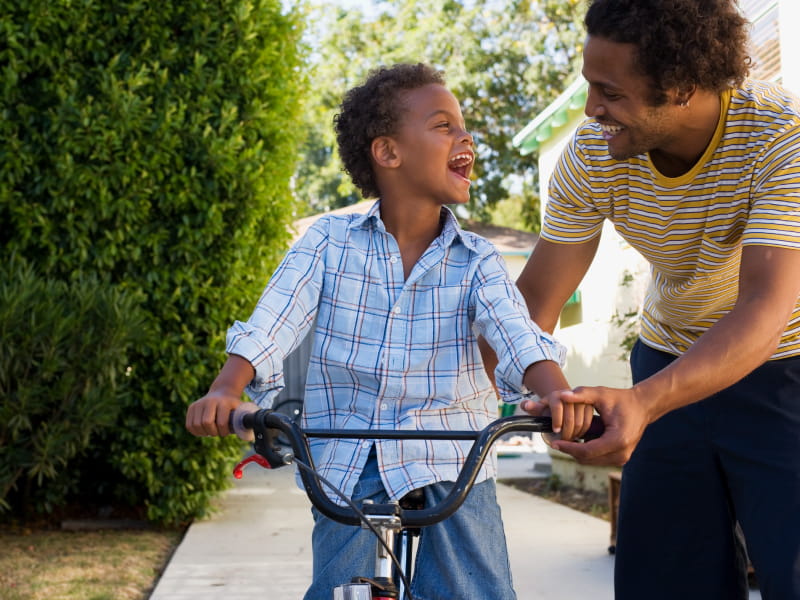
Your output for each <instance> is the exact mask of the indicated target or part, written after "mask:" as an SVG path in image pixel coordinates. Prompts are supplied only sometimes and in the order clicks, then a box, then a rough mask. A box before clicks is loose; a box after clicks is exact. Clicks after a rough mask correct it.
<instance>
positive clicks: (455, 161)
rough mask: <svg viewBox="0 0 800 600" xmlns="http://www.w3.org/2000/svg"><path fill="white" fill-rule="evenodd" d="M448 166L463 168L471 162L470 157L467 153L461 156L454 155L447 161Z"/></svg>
mask: <svg viewBox="0 0 800 600" xmlns="http://www.w3.org/2000/svg"><path fill="white" fill-rule="evenodd" d="M448 162H449V163H450V166H452V167H463V166H465V165H468V164H469V163H471V162H472V155H471V154H470V153H469V152H464V153H462V154H456V155H455V156H454V157H453V158H451V159H450V160H449V161H448Z"/></svg>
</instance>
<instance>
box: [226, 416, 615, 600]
mask: <svg viewBox="0 0 800 600" xmlns="http://www.w3.org/2000/svg"><path fill="white" fill-rule="evenodd" d="M231 429H232V430H233V431H235V432H236V433H237V434H239V435H240V437H243V438H244V439H246V437H245V436H246V435H247V434H248V433H249V432H251V431H252V434H253V437H252V438H250V439H251V440H252V441H253V449H254V451H255V453H254V454H253V455H251V456H249V457H247V458H245V459H244V460H242V461H240V462H239V463H238V464H237V465H236V467H235V468H234V471H233V474H234V477H236V478H237V479H240V478H241V477H242V475H243V470H244V467H245V466H247V465H248V464H250V463H256V464H258V465H260V466H262V467H264V468H267V469H276V468H280V467H284V466H287V465H290V464H292V463H294V464H296V465H297V466H298V467H299V471H300V478H301V480H302V483H303V486H304V488H305V491H306V494H307V495H308V498H309V500H310V501H311V503H312V504H313V505H314V507H316V509H317V510H318V511H319V512H320V513H322V514H323V515H325V516H326V517H328V518H330V519H333V520H335V521H338V522H340V523H343V524H345V525H353V526H362V527H364V528H366V529H369V530H371V531H372V532H373V533H374V534H375V536H376V538H377V540H378V543H377V546H376V554H375V569H374V571H375V572H374V574H373V575H371V576H356V577H353V578H352V580H351V583H348V584H343V585H341V586H338V587H337V588H335V589H334V592H333V600H402V599H405V600H414V599H413V597H412V595H411V592H410V588H409V580H410V579H411V574H412V554H413V538H414V537H415V536H417V535H418V534H419V531H420V529H421V528H422V527H427V526H430V525H434V524H436V523H439V522H440V521H443V520H444V519H446V518H447V517H449V516H450V515H452V514H453V513H454V512H455V511H456V510H458V508H459V507H460V506H461V504H462V503H463V502H464V500H465V499H466V497H467V494H468V493H469V491H470V489H471V488H472V485H473V483H474V481H475V478H476V477H477V474H478V471H479V469H480V467H481V465H482V464H483V461H484V460H485V459H486V457H487V456H488V454H489V452H490V450H491V446H492V444H493V443H494V442H495V441H496V440H497V439H499V438H500V437H501V436H503V435H505V434H507V433H511V432H515V431H527V432H534V433H545V434H546V433H552V422H551V419H550V418H549V417H533V416H526V415H522V416H510V417H503V418H500V419H497V420H495V421H493V422H492V423H490V424H489V425H487V426H486V427H485V428H484V429H482V430H477V431H472V430H461V431H408V430H372V429H302V428H301V427H300V426H299V425H298V424H297V423H296V422H295V421H294V420H293V419H292V418H291V417H288V416H286V415H285V414H280V413H278V412H276V411H274V410H272V409H256V408H255V407H254V405H251V404H249V403H248V404H243V405H242V407H240V408H239V409H237V410H236V411H235V412H233V413H231ZM602 430H603V426H602V422H601V421H600V419H599V417H595V419H594V420H593V422H592V425H591V427H590V428H589V431H588V432H587V433H586V434H585V435H584V438H583V439H584V440H589V439H594V438H596V437H598V436H599V435H600V434H601V433H602ZM309 438H352V439H371V440H376V439H403V440H467V441H468V440H472V446H471V448H470V451H469V453H468V454H467V457H466V460H465V461H464V465H463V467H462V469H461V472H460V473H459V475H458V478H457V479H456V481H455V484H454V486H453V488H452V489H451V491H450V493H449V494H448V495H447V497H445V498H444V500H442V501H441V502H440V503H438V504H437V505H436V506H432V507H427V508H425V507H423V506H422V505H421V503H420V498H421V494H415V493H414V492H412V493H411V494H409V495H407V496H406V497H405V498H403V499H401V500H400V501H399V502H398V501H395V502H392V503H388V504H366V503H364V504H362V506H361V507H358V506H356V505H355V504H354V503H353V502H352V501H351V500H350V499H349V498H347V497H346V496H344V495H343V494H342V493H341V492H339V490H338V489H336V488H335V486H333V485H331V484H330V483H328V482H327V481H326V480H324V478H323V477H322V476H320V475H319V474H318V473H317V472H316V470H315V467H314V461H313V459H312V457H311V450H310V446H309V443H308V440H309ZM287 440H288V442H289V445H288V446H287V445H286V443H285V442H286V441H287ZM323 483H325V484H326V485H327V486H328V487H329V488H330V489H332V490H333V492H334V493H335V494H337V495H338V496H339V497H340V498H342V500H343V501H344V502H345V504H346V506H340V505H338V504H336V503H335V502H333V501H332V500H331V499H330V498H329V497H328V495H327V494H326V493H325V492H324V491H323V489H322V484H323Z"/></svg>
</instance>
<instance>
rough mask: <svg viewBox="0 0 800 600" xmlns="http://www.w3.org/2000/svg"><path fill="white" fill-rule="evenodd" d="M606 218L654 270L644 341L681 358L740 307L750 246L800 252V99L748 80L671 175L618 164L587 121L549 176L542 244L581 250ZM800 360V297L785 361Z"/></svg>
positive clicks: (646, 163) (640, 161)
mask: <svg viewBox="0 0 800 600" xmlns="http://www.w3.org/2000/svg"><path fill="white" fill-rule="evenodd" d="M604 219H609V220H610V221H611V222H612V223H613V224H614V226H615V228H616V230H617V232H619V234H620V235H621V236H622V237H623V238H624V239H625V240H627V241H628V243H630V244H631V246H633V247H634V248H636V249H637V250H638V251H639V252H640V253H641V254H642V255H643V256H644V257H645V258H646V259H647V260H648V261H649V262H650V265H651V275H652V278H651V283H650V287H649V289H648V291H647V294H646V298H645V302H644V306H643V310H642V332H641V335H642V338H643V339H644V341H645V342H646V343H647V344H648V345H650V346H653V347H655V348H658V349H661V350H664V351H666V352H671V353H674V354H681V353H683V352H685V351H686V349H687V348H688V347H689V346H690V345H691V344H692V343H693V342H694V341H695V340H697V338H698V337H699V336H700V335H701V334H702V333H703V332H704V331H706V330H707V329H708V328H709V327H711V325H713V324H714V323H715V322H716V321H717V320H718V319H720V318H721V317H722V316H723V315H725V314H726V313H727V312H729V311H730V310H731V308H732V307H733V304H734V302H735V301H736V296H737V284H738V271H739V262H740V259H741V251H742V246H743V245H747V244H759V245H768V246H781V247H786V248H796V249H800V100H798V99H797V98H795V97H793V96H791V95H790V94H789V93H788V92H786V91H785V90H783V89H782V88H780V87H778V86H775V85H771V84H765V83H761V82H755V81H748V82H746V84H745V85H744V86H743V87H742V88H741V89H734V90H729V91H727V92H725V93H724V94H723V95H722V110H721V111H720V121H719V123H718V125H717V130H716V132H715V134H714V137H713V139H712V141H711V143H710V144H709V146H708V148H707V149H706V152H705V154H704V155H703V157H702V158H701V159H700V160H699V161H698V162H697V164H696V165H695V166H694V168H692V170H691V171H689V172H688V173H686V174H685V175H682V176H680V177H674V178H670V177H664V176H663V175H662V174H660V173H659V172H658V171H657V169H656V168H655V167H654V166H653V164H652V163H651V161H650V159H649V157H648V156H647V155H641V156H637V157H635V158H632V159H630V160H627V161H616V160H614V159H612V158H611V156H609V154H608V146H607V144H606V142H605V140H604V139H603V137H602V135H601V132H600V128H599V126H598V124H597V122H596V121H594V120H593V119H589V120H587V121H586V122H584V123H583V124H582V125H581V127H580V128H579V129H578V131H577V132H576V134H575V137H574V138H573V140H572V142H571V143H570V144H569V146H568V147H567V149H566V150H565V151H564V153H563V154H562V156H561V158H560V160H559V163H558V165H557V167H556V170H555V172H554V174H553V177H552V179H551V181H550V193H549V199H548V204H547V207H546V211H545V223H544V228H543V231H542V237H543V238H545V239H547V240H550V241H553V242H561V243H577V242H581V241H585V240H588V239H591V238H593V237H595V236H597V235H599V234H600V231H601V228H602V223H603V220H604ZM798 355H800V299H798V303H797V305H796V306H795V310H794V312H793V314H792V317H791V319H790V321H789V324H788V326H787V329H786V331H785V332H784V334H783V337H782V339H781V342H780V345H779V347H778V350H777V351H776V353H775V354H774V355H773V356H772V358H773V359H775V358H784V357H788V356H798Z"/></svg>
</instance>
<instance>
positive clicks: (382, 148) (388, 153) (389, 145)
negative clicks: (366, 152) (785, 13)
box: [370, 135, 400, 169]
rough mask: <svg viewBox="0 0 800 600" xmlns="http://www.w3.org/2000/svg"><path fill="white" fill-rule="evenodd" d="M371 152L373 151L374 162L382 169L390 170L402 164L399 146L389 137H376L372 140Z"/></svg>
mask: <svg viewBox="0 0 800 600" xmlns="http://www.w3.org/2000/svg"><path fill="white" fill-rule="evenodd" d="M370 150H371V151H372V160H374V161H375V163H376V164H377V165H378V166H380V167H384V168H389V169H390V168H393V167H397V166H398V165H399V164H400V155H399V154H398V149H397V146H396V145H395V143H394V140H393V139H392V138H390V137H389V136H386V135H382V136H380V137H376V138H375V139H374V140H372V145H371V146H370Z"/></svg>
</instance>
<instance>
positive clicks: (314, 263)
mask: <svg viewBox="0 0 800 600" xmlns="http://www.w3.org/2000/svg"><path fill="white" fill-rule="evenodd" d="M325 244H326V236H325V233H324V225H323V224H322V223H319V222H318V223H317V224H316V225H315V226H314V227H312V228H311V229H310V230H309V231H308V232H307V233H306V234H305V236H303V238H301V239H300V240H299V241H298V242H297V243H296V244H295V245H294V246H293V247H292V248H291V250H289V252H288V253H287V254H286V256H285V257H284V259H283V261H282V262H281V264H280V265H279V266H278V268H277V269H276V271H275V273H274V274H273V275H272V277H271V278H270V280H269V283H268V284H267V287H266V288H265V289H264V292H263V293H262V294H261V298H260V299H259V301H258V303H257V304H256V307H255V309H254V310H253V314H252V315H250V318H249V319H248V320H247V321H236V322H234V324H233V325H232V326H231V327H230V329H229V330H228V333H227V339H226V348H225V349H226V351H227V352H228V354H236V355H238V356H241V357H242V358H244V359H245V360H247V361H248V362H250V364H251V365H253V368H254V369H255V376H254V377H253V379H252V381H251V382H250V384H249V385H248V387H247V389H246V390H245V391H246V393H247V395H248V396H249V397H250V398H251V399H253V400H254V401H255V402H257V403H259V404H264V403H265V402H269V401H270V400H269V399H271V398H272V397H273V396H274V395H275V394H277V392H278V391H280V390H281V389H282V388H283V361H284V359H285V358H286V356H287V355H288V354H289V353H290V352H292V350H294V349H295V348H296V347H297V346H298V345H299V344H300V342H301V341H302V340H303V338H304V337H305V336H306V335H307V334H308V332H309V331H310V329H311V326H312V324H313V322H314V318H315V316H316V314H317V308H318V305H319V294H320V289H321V285H322V284H321V281H322V276H323V272H324V266H323V264H324V263H323V258H322V254H323V253H324V251H325Z"/></svg>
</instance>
